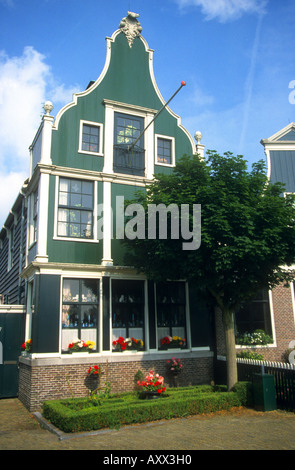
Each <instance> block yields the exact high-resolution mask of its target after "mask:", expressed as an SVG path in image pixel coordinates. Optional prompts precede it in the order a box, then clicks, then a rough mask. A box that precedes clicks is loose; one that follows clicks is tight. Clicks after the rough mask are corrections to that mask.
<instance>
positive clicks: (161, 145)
mask: <svg viewBox="0 0 295 470" xmlns="http://www.w3.org/2000/svg"><path fill="white" fill-rule="evenodd" d="M171 145H172V143H171V140H169V139H162V138H160V137H159V138H158V140H157V161H158V163H166V164H171V163H172V161H171V160H172V159H171V155H172V151H171Z"/></svg>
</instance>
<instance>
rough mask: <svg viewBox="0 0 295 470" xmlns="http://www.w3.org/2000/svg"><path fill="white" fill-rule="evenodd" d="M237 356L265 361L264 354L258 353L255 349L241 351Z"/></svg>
mask: <svg viewBox="0 0 295 470" xmlns="http://www.w3.org/2000/svg"><path fill="white" fill-rule="evenodd" d="M237 357H240V358H241V359H253V360H255V361H263V359H264V356H263V354H258V353H257V352H254V351H241V352H239V353H238V354H237Z"/></svg>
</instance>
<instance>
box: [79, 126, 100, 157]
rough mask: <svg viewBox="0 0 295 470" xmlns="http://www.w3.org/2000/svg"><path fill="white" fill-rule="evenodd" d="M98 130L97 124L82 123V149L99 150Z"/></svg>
mask: <svg viewBox="0 0 295 470" xmlns="http://www.w3.org/2000/svg"><path fill="white" fill-rule="evenodd" d="M99 131H100V129H99V127H98V126H89V125H86V124H84V125H83V135H82V150H88V151H90V152H96V153H97V152H98V151H99Z"/></svg>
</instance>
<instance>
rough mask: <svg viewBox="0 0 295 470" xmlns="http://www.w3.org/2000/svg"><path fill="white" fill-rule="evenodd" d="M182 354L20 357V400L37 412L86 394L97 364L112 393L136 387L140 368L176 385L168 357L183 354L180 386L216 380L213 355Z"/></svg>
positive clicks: (167, 384)
mask: <svg viewBox="0 0 295 470" xmlns="http://www.w3.org/2000/svg"><path fill="white" fill-rule="evenodd" d="M182 354H183V353H182ZM182 354H177V353H172V354H170V356H167V357H165V358H164V357H163V359H158V358H157V359H152V358H151V359H146V358H143V357H142V358H141V360H138V359H136V358H134V359H133V358H130V357H128V360H127V358H126V360H124V356H123V355H122V357H120V361H118V362H116V360H115V358H113V357H111V358H110V360H108V359H107V358H103V359H100V358H97V359H96V361H95V360H94V358H91V359H90V358H89V355H87V356H86V357H85V358H83V359H82V358H79V359H78V358H77V361H75V358H74V357H73V358H71V359H70V360H64V359H62V358H61V359H57V358H55V359H54V360H53V359H52V360H50V359H49V358H46V359H29V358H20V364H19V365H20V367H19V400H20V401H21V402H22V403H23V404H24V405H25V406H26V408H27V409H28V410H29V411H38V410H40V408H41V407H42V403H43V402H44V401H46V400H55V399H61V398H70V397H71V396H74V397H83V396H87V395H88V393H89V388H88V387H87V385H89V377H88V373H87V372H88V368H89V366H91V365H95V364H99V365H100V366H101V370H102V375H101V385H104V383H105V381H109V382H110V383H111V391H112V393H118V392H123V391H132V390H134V389H135V382H134V376H135V374H136V372H137V371H138V370H141V371H142V372H143V374H144V376H145V375H147V373H148V372H149V371H150V370H153V371H154V372H155V373H158V374H160V375H162V376H163V377H164V380H165V385H166V386H168V387H169V386H174V379H173V377H172V375H171V373H170V372H168V369H167V359H171V358H172V357H173V356H175V357H176V358H178V357H180V358H181V362H182V364H183V370H182V372H181V375H180V377H179V379H178V380H179V385H182V386H184V385H197V384H204V383H210V382H211V381H212V380H213V358H212V355H211V354H210V353H209V354H207V357H206V355H205V357H193V354H192V356H191V357H181V355H182ZM73 356H74V354H73ZM50 362H52V364H50Z"/></svg>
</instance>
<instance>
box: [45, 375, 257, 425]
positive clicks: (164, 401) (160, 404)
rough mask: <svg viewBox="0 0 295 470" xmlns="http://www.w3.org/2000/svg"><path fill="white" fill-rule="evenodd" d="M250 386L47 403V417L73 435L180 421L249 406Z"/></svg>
mask: <svg viewBox="0 0 295 470" xmlns="http://www.w3.org/2000/svg"><path fill="white" fill-rule="evenodd" d="M248 394H249V383H248V382H244V383H239V384H237V385H236V387H235V389H234V390H233V391H232V392H226V391H224V388H222V387H219V388H218V391H215V390H214V387H211V386H199V387H184V388H175V389H169V390H168V393H166V394H164V395H163V396H160V397H159V398H158V399H154V400H143V399H140V398H139V396H138V395H137V394H132V393H129V394H126V393H125V394H120V395H113V396H111V397H110V398H108V399H105V400H99V399H98V400H97V401H96V400H95V399H94V398H92V399H89V398H82V399H66V400H52V401H47V402H44V404H43V416H44V417H45V418H46V419H47V420H48V421H50V422H51V423H52V424H53V425H54V426H56V427H57V428H59V429H60V430H62V431H64V432H66V433H71V432H81V431H93V430H98V429H102V428H118V427H120V426H121V425H128V424H134V423H145V422H149V421H157V420H161V419H171V418H180V417H185V416H190V415H195V414H202V413H212V412H216V411H221V410H229V409H231V408H233V407H237V406H245V405H246V404H247V396H248Z"/></svg>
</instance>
